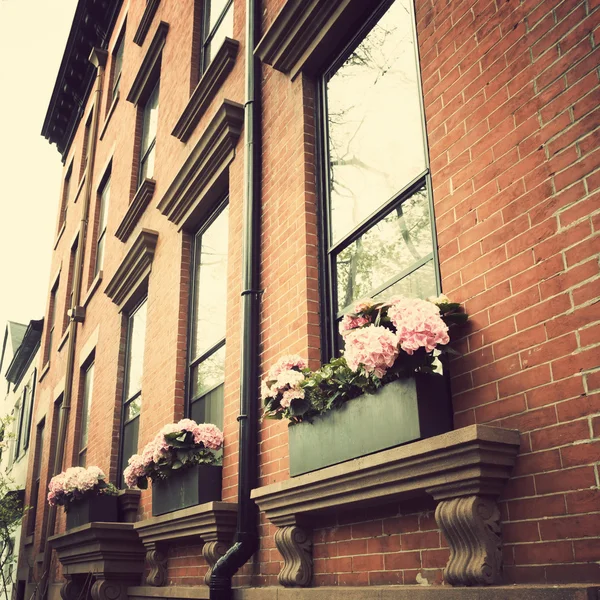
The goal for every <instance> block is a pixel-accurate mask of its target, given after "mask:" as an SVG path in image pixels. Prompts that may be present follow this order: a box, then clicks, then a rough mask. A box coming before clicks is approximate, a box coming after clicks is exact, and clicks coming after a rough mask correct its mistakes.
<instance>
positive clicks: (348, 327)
mask: <svg viewBox="0 0 600 600" xmlns="http://www.w3.org/2000/svg"><path fill="white" fill-rule="evenodd" d="M373 304H374V302H373V300H371V299H369V298H368V299H366V300H360V301H359V302H357V303H356V304H355V305H354V307H353V308H352V312H350V313H348V314H346V315H344V317H343V318H342V320H341V321H340V335H343V336H345V335H346V334H347V333H348V332H349V331H352V330H353V329H358V328H359V327H365V326H366V325H369V323H371V317H370V316H369V315H365V314H364V313H366V312H367V311H368V310H370V309H371V308H372V307H373Z"/></svg>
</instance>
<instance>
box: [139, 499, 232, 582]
mask: <svg viewBox="0 0 600 600" xmlns="http://www.w3.org/2000/svg"><path fill="white" fill-rule="evenodd" d="M236 523H237V504H233V503H230V502H208V503H206V504H200V505H197V506H192V507H190V508H185V509H183V510H178V511H176V512H172V513H168V514H165V515H160V516H158V517H152V518H150V519H146V520H144V521H139V522H138V523H135V525H134V529H135V531H136V533H137V534H138V536H139V539H140V541H141V542H142V544H143V545H144V547H145V549H146V562H147V563H148V566H149V567H150V571H149V573H148V576H147V578H146V584H148V585H151V586H157V587H161V586H164V585H166V584H167V553H166V547H167V546H168V544H170V543H175V544H176V543H177V542H178V541H179V540H181V539H186V538H187V539H189V538H196V539H198V540H199V541H201V542H202V555H203V556H204V559H205V560H206V562H207V563H208V567H209V569H208V572H207V573H206V576H205V581H206V584H207V585H208V582H209V579H210V575H211V571H212V568H213V567H214V565H215V563H216V562H217V560H219V558H220V557H221V556H223V555H224V554H225V552H227V550H228V548H229V546H230V545H231V542H232V540H233V534H234V533H235V526H236ZM169 589H171V588H169Z"/></svg>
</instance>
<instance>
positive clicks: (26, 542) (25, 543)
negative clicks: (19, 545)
mask: <svg viewBox="0 0 600 600" xmlns="http://www.w3.org/2000/svg"><path fill="white" fill-rule="evenodd" d="M31 544H33V534H32V535H28V536H26V537H25V540H24V541H23V546H31Z"/></svg>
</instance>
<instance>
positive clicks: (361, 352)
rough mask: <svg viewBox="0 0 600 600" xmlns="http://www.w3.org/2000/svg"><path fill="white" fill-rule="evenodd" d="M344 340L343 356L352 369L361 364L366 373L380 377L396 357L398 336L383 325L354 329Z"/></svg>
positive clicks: (356, 369) (357, 367) (357, 368)
mask: <svg viewBox="0 0 600 600" xmlns="http://www.w3.org/2000/svg"><path fill="white" fill-rule="evenodd" d="M345 340H346V350H345V352H344V356H345V357H346V362H347V363H348V366H349V367H350V368H351V369H352V370H353V371H358V370H359V368H360V367H361V366H362V367H363V368H364V370H365V371H366V372H367V373H373V374H374V375H375V376H376V377H379V378H380V379H381V378H382V377H383V376H384V375H385V373H386V371H387V370H388V369H389V368H390V367H392V366H393V365H394V362H395V361H396V358H397V357H398V338H397V337H396V336H395V335H394V334H393V333H392V332H391V331H390V330H389V329H386V328H385V327H375V326H374V325H371V326H369V327H363V328H360V329H355V330H353V331H350V332H349V333H348V334H347V335H346V338H345Z"/></svg>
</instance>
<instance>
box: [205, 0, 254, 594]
mask: <svg viewBox="0 0 600 600" xmlns="http://www.w3.org/2000/svg"><path fill="white" fill-rule="evenodd" d="M258 10H259V0H246V52H245V59H246V60H245V69H246V90H245V102H244V227H243V235H244V237H243V247H242V269H243V273H242V278H243V280H242V290H243V291H242V307H241V308H242V347H241V357H240V358H241V360H240V414H239V416H238V422H239V454H238V456H239V463H238V519H237V531H236V535H235V539H234V544H233V546H232V547H231V548H230V549H229V551H228V552H227V553H226V554H225V555H224V556H223V557H221V558H220V559H219V560H218V561H217V563H216V565H215V566H214V568H213V571H212V574H211V577H210V583H209V588H210V600H232V598H233V590H232V588H231V585H232V579H233V576H234V575H235V573H236V572H237V571H238V570H239V569H240V568H241V567H242V566H243V565H244V564H245V563H246V562H247V561H248V560H249V559H250V557H251V556H252V555H253V554H254V553H255V552H256V550H257V549H258V510H257V507H256V504H255V503H254V501H253V500H251V498H250V492H251V491H252V489H254V488H255V487H256V485H257V481H258V447H257V415H258V377H259V374H258V356H259V335H260V331H259V317H260V315H259V308H260V304H259V303H260V294H261V292H260V290H259V284H260V274H259V264H260V211H261V207H260V176H259V174H260V172H261V165H260V140H259V131H260V120H259V119H260V102H259V99H257V96H256V90H255V81H256V80H258V81H260V62H259V61H258V59H257V58H256V57H255V56H254V47H255V45H256V43H255V42H256V36H257V29H258V23H259V20H258V18H257V15H258V14H259V13H258Z"/></svg>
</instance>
